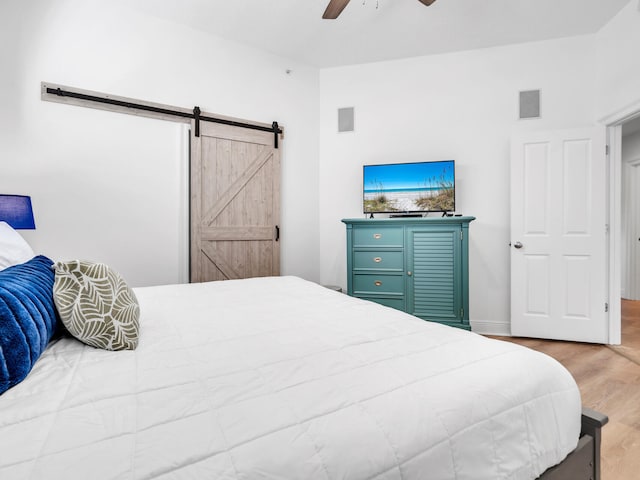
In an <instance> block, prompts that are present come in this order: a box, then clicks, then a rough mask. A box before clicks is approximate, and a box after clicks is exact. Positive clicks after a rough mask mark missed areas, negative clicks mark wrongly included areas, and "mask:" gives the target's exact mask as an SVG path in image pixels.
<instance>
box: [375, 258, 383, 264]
mask: <svg viewBox="0 0 640 480" xmlns="http://www.w3.org/2000/svg"><path fill="white" fill-rule="evenodd" d="M373 261H374V262H376V263H380V262H381V261H382V257H375V258H374V259H373Z"/></svg>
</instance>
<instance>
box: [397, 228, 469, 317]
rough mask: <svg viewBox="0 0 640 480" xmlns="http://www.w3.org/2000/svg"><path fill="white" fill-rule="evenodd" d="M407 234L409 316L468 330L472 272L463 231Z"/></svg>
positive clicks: (419, 230)
mask: <svg viewBox="0 0 640 480" xmlns="http://www.w3.org/2000/svg"><path fill="white" fill-rule="evenodd" d="M407 230H408V232H407V312H408V313H411V314H412V315H415V316H417V317H420V318H422V319H424V320H431V321H437V322H440V323H445V324H447V325H452V326H456V327H462V328H468V325H469V321H468V312H467V310H468V307H467V305H468V300H467V292H468V280H467V272H468V268H467V267H466V248H463V247H466V244H465V241H464V240H465V239H464V236H463V233H462V232H463V230H462V228H461V227H460V226H445V227H436V226H434V227H409V228H408V229H407Z"/></svg>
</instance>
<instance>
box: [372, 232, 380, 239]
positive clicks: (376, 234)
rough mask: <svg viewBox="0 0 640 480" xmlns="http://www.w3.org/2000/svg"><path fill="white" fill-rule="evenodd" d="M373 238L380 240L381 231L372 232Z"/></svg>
mask: <svg viewBox="0 0 640 480" xmlns="http://www.w3.org/2000/svg"><path fill="white" fill-rule="evenodd" d="M373 238H375V239H376V240H380V239H381V238H382V234H381V233H374V234H373Z"/></svg>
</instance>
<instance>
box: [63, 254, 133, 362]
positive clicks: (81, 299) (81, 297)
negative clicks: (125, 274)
mask: <svg viewBox="0 0 640 480" xmlns="http://www.w3.org/2000/svg"><path fill="white" fill-rule="evenodd" d="M53 268H54V269H55V272H56V276H55V283H54V285H53V299H54V301H55V304H56V307H57V308H58V313H59V314H60V319H61V320H62V323H63V324H64V326H65V327H67V330H69V332H70V333H71V334H72V335H73V336H74V337H76V338H77V339H78V340H80V341H81V342H83V343H86V344H87V345H91V346H93V347H96V348H102V349H105V350H134V349H135V348H136V347H137V346H138V336H139V331H140V326H139V317H140V307H139V306H138V300H137V298H136V296H135V294H134V293H133V291H132V290H131V289H130V288H129V286H128V285H127V284H126V283H125V281H124V279H123V278H122V277H121V276H120V275H119V274H118V273H117V272H115V271H114V270H112V269H111V268H109V267H108V266H107V265H105V264H103V263H93V262H85V261H81V260H71V261H68V262H57V263H56V264H55V265H54V266H53Z"/></svg>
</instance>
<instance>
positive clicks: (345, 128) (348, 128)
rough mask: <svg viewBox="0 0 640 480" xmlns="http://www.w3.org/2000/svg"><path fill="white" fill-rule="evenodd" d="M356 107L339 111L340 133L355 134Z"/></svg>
mask: <svg viewBox="0 0 640 480" xmlns="http://www.w3.org/2000/svg"><path fill="white" fill-rule="evenodd" d="M353 113H354V107H346V108H339V109H338V132H353Z"/></svg>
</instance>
